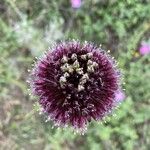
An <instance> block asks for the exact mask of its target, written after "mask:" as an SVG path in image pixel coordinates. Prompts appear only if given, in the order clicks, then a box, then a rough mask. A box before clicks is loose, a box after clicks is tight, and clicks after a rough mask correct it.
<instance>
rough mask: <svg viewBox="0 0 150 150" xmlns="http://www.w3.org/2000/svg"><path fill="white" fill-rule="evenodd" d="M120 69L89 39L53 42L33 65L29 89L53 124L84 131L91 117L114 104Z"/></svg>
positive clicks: (107, 109) (96, 116)
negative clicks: (85, 40)
mask: <svg viewBox="0 0 150 150" xmlns="http://www.w3.org/2000/svg"><path fill="white" fill-rule="evenodd" d="M119 81H120V72H119V71H118V70H117V68H116V64H115V61H114V60H113V59H112V58H111V57H110V56H109V55H108V54H107V53H106V52H105V51H103V50H102V49H101V48H99V47H96V46H94V45H93V44H91V43H88V42H85V43H80V42H78V41H69V42H65V43H60V44H58V45H56V46H55V47H54V48H52V49H51V51H48V52H47V53H46V54H45V56H44V57H43V58H41V59H40V60H39V61H38V62H37V64H36V65H35V67H34V69H33V71H32V74H31V82H30V83H31V87H32V91H33V93H34V94H35V95H36V96H38V97H39V104H40V105H41V107H42V108H43V112H44V113H46V114H47V116H48V119H49V120H52V121H53V122H54V125H56V126H67V125H70V126H72V127H73V128H74V129H75V130H78V131H81V132H84V131H85V129H86V126H87V124H88V122H90V121H91V120H102V119H103V117H105V116H106V115H107V114H109V113H110V112H111V110H112V109H113V108H114V107H115V105H116V100H115V96H116V95H115V93H116V91H117V90H118V89H119Z"/></svg>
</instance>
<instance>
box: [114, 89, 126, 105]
mask: <svg viewBox="0 0 150 150" xmlns="http://www.w3.org/2000/svg"><path fill="white" fill-rule="evenodd" d="M124 99H125V94H124V92H123V91H122V90H118V91H117V92H116V94H115V100H116V101H117V102H121V101H123V100H124Z"/></svg>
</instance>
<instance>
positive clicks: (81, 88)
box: [78, 84, 85, 92]
mask: <svg viewBox="0 0 150 150" xmlns="http://www.w3.org/2000/svg"><path fill="white" fill-rule="evenodd" d="M84 89H85V88H84V86H83V85H80V84H79V85H78V91H79V92H80V91H83V90H84Z"/></svg>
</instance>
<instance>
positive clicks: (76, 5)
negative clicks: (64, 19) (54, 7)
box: [71, 0, 81, 8]
mask: <svg viewBox="0 0 150 150" xmlns="http://www.w3.org/2000/svg"><path fill="white" fill-rule="evenodd" d="M71 6H72V8H79V7H80V6H81V0H71Z"/></svg>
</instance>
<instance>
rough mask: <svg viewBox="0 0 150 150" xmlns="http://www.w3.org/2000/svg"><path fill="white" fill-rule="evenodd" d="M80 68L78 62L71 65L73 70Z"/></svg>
mask: <svg viewBox="0 0 150 150" xmlns="http://www.w3.org/2000/svg"><path fill="white" fill-rule="evenodd" d="M79 67H80V64H79V62H78V60H76V61H75V62H74V63H73V68H75V69H76V68H79Z"/></svg>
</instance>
